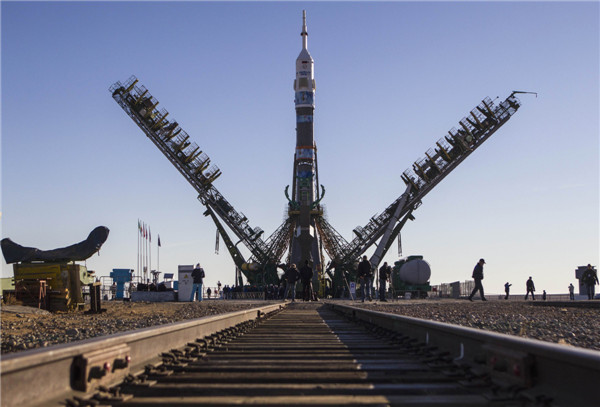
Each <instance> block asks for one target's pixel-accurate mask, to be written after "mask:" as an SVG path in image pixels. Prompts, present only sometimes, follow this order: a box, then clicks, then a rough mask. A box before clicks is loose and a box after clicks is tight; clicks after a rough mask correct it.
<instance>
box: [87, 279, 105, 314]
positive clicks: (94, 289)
mask: <svg viewBox="0 0 600 407" xmlns="http://www.w3.org/2000/svg"><path fill="white" fill-rule="evenodd" d="M88 287H89V289H90V310H89V311H86V312H85V313H86V314H99V313H101V312H106V308H102V293H101V289H102V283H100V282H97V283H92V284H88Z"/></svg>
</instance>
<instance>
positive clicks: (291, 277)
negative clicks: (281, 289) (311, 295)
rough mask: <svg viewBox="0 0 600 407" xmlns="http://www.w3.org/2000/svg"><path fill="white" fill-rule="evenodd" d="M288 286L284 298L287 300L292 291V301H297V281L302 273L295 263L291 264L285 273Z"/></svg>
mask: <svg viewBox="0 0 600 407" xmlns="http://www.w3.org/2000/svg"><path fill="white" fill-rule="evenodd" d="M284 277H285V281H286V287H285V295H284V296H283V300H284V301H285V300H287V298H288V295H289V293H290V291H291V292H292V302H295V301H296V281H298V279H299V278H300V273H299V272H298V269H297V268H296V265H295V264H294V263H292V264H290V266H289V267H288V268H287V270H286V271H285V274H284Z"/></svg>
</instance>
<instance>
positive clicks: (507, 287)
mask: <svg viewBox="0 0 600 407" xmlns="http://www.w3.org/2000/svg"><path fill="white" fill-rule="evenodd" d="M511 285H512V284H508V281H507V282H506V284H504V292H505V293H506V297H504V299H505V300H508V295H509V294H510V286H511Z"/></svg>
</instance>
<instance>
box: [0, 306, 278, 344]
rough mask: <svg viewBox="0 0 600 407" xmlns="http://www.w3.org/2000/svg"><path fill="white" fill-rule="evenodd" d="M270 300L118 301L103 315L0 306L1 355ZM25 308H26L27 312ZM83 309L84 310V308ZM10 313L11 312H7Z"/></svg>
mask: <svg viewBox="0 0 600 407" xmlns="http://www.w3.org/2000/svg"><path fill="white" fill-rule="evenodd" d="M271 302H273V301H213V300H205V301H202V302H194V303H189V302H188V303H186V302H162V303H158V302H156V303H148V302H122V301H107V302H103V303H102V308H105V309H106V312H103V313H101V314H84V313H83V312H81V311H80V312H64V313H50V312H47V311H41V312H40V310H37V309H35V308H30V307H10V306H3V307H2V313H1V314H2V315H1V317H2V328H1V334H2V348H1V353H2V354H6V353H12V352H19V351H24V350H28V349H35V348H41V347H46V346H50V345H55V344H59V343H68V342H75V341H80V340H83V339H89V338H95V337H99V336H106V335H110V334H114V333H118V332H125V331H132V330H135V329H141V328H147V327H151V326H156V325H162V324H168V323H171V322H177V321H184V320H190V319H196V318H201V317H206V316H210V315H217V314H223V313H227V312H234V311H241V310H245V309H250V308H256V307H261V306H264V305H266V304H269V303H271ZM27 308H30V309H29V310H27ZM86 308H87V307H86ZM7 310H11V311H12V312H11V311H7Z"/></svg>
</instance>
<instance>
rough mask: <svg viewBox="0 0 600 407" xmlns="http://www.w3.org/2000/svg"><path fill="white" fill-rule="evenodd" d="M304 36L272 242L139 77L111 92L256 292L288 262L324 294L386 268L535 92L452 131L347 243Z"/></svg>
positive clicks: (490, 105)
mask: <svg viewBox="0 0 600 407" xmlns="http://www.w3.org/2000/svg"><path fill="white" fill-rule="evenodd" d="M301 36H302V50H301V51H300V54H299V56H298V58H297V59H296V79H295V80H294V91H295V99H294V103H295V108H296V148H295V153H294V167H293V180H292V196H291V197H290V196H289V193H288V190H289V186H288V187H286V188H285V195H286V198H287V200H288V211H287V217H286V218H285V219H284V221H283V223H282V224H281V225H280V226H279V227H278V228H277V229H276V230H275V231H274V232H273V233H272V234H271V235H270V236H269V237H268V238H266V239H263V230H262V229H260V228H259V227H254V228H253V227H251V226H250V224H249V221H248V219H247V218H246V216H244V215H243V214H242V213H241V212H238V211H236V210H235V209H234V207H233V206H232V205H231V204H230V203H229V202H228V201H227V200H226V199H225V197H224V196H223V195H222V194H221V193H219V191H218V190H217V189H216V188H215V186H214V185H213V182H214V181H215V180H216V179H217V178H218V177H219V176H220V175H221V171H220V170H219V169H218V168H217V167H216V166H214V165H212V166H211V164H210V159H209V158H208V156H207V155H206V154H205V153H203V152H202V151H201V150H200V147H199V146H198V145H196V143H194V142H192V141H190V140H189V139H190V137H189V135H188V134H187V133H186V132H185V131H184V130H183V129H182V128H181V127H180V126H179V124H178V122H177V121H174V120H173V121H170V120H168V119H167V116H168V115H169V113H168V112H167V111H166V110H165V109H161V110H158V109H157V105H158V100H156V99H155V98H154V97H153V96H152V95H151V94H150V93H149V92H148V90H147V89H146V88H145V87H143V86H141V85H138V80H137V78H136V77H135V76H131V77H130V78H129V79H128V80H127V81H126V82H125V83H123V84H122V83H121V82H116V83H115V84H113V85H112V86H111V87H110V92H111V93H112V97H113V98H114V99H115V101H116V102H117V103H118V104H119V105H120V106H121V107H122V108H123V110H124V111H125V112H126V113H127V114H128V115H129V117H130V118H131V119H132V120H133V121H134V122H135V123H136V124H137V125H138V126H139V127H140V128H141V129H142V131H143V132H144V133H145V134H146V136H148V138H150V140H152V142H153V143H154V144H155V145H156V146H157V147H158V149H159V150H160V151H162V153H163V154H164V155H165V156H166V157H167V159H168V160H169V161H170V162H171V163H172V164H173V165H174V166H175V168H177V169H178V170H179V172H180V173H181V174H182V175H183V176H184V177H185V178H186V179H187V180H188V182H189V183H190V184H191V185H192V186H193V187H194V189H195V190H196V192H197V193H198V199H199V200H200V202H201V203H202V204H203V205H204V206H205V207H206V211H205V212H204V215H205V216H210V217H211V218H212V219H213V221H214V222H215V225H216V227H217V229H218V231H219V234H220V235H221V237H222V238H223V241H224V242H225V244H226V246H227V249H228V251H229V253H230V255H231V257H232V259H233V261H234V263H235V265H236V267H237V268H238V269H239V270H241V272H242V273H243V274H244V276H245V277H246V279H247V280H248V282H249V283H250V284H258V285H262V284H272V283H273V284H274V283H277V282H278V277H277V266H278V265H279V264H280V263H281V262H282V261H283V262H285V263H296V264H297V265H299V266H301V265H303V264H304V261H306V260H308V261H309V263H310V264H311V265H312V267H313V269H314V270H315V277H314V280H313V285H314V286H315V289H317V287H320V288H321V289H323V286H324V284H325V281H326V280H329V282H330V283H331V284H332V285H333V287H341V286H343V285H345V279H346V277H347V276H350V277H352V276H353V275H354V273H355V272H356V265H357V263H358V261H359V259H360V257H361V256H362V255H363V254H364V253H365V252H366V251H367V250H368V249H369V248H371V247H373V246H375V247H376V248H375V252H374V253H373V255H372V256H371V259H370V261H371V264H372V265H373V267H377V266H378V265H379V263H380V261H381V259H383V257H384V256H385V254H386V252H387V251H388V249H389V248H390V246H391V244H392V242H393V241H394V239H395V238H396V237H397V236H398V235H399V233H400V231H401V229H402V227H403V226H404V224H405V223H406V222H407V221H408V220H414V217H413V214H412V213H413V211H414V210H416V209H417V208H418V207H419V206H420V205H421V200H422V199H423V197H424V196H425V195H427V193H429V191H431V190H432V189H433V188H434V187H435V186H436V185H437V184H438V183H439V182H440V181H441V180H442V179H444V178H445V177H446V176H447V175H448V174H449V173H450V172H452V170H454V168H456V167H457V166H458V165H459V164H460V163H461V162H462V161H464V159H465V158H467V157H468V156H469V155H470V154H471V153H473V151H475V150H476V149H477V148H478V147H479V146H480V145H481V144H482V143H483V142H484V141H485V140H487V139H488V138H489V137H490V136H491V135H492V134H494V133H495V132H496V130H498V129H499V128H500V127H502V126H503V125H504V124H505V123H506V122H507V121H508V120H509V119H510V118H511V117H512V116H513V115H514V114H515V113H516V111H517V110H518V109H519V107H520V106H521V104H520V101H519V100H518V99H517V98H516V97H515V94H517V93H529V92H520V91H513V92H512V93H511V94H510V96H508V97H507V98H506V99H505V100H504V101H501V102H500V103H498V104H495V103H494V102H493V101H492V100H491V99H490V98H485V99H483V100H482V101H481V103H480V104H478V105H477V106H476V107H475V108H474V109H473V110H471V111H470V112H469V114H468V115H467V116H466V117H464V118H463V119H461V120H460V121H459V126H458V127H457V128H452V129H451V130H450V131H448V133H447V135H445V136H444V137H442V138H441V139H440V140H438V141H437V142H436V143H435V146H434V147H433V148H432V149H429V150H428V151H427V152H425V157H424V158H421V159H419V160H417V161H415V162H414V163H413V165H412V168H410V169H408V170H406V171H404V172H403V173H402V174H401V178H402V180H403V181H404V183H405V184H406V189H405V191H404V192H403V193H402V195H400V196H399V197H398V198H397V199H396V200H395V201H394V202H392V203H391V204H390V205H389V206H388V207H387V208H386V209H385V210H384V211H383V212H382V213H381V214H378V215H375V216H373V217H371V219H370V220H369V222H368V223H367V224H366V225H365V226H362V227H361V226H358V227H356V228H355V229H354V230H353V233H354V238H353V239H352V240H351V241H347V240H346V239H344V238H343V237H342V235H341V234H339V233H338V232H337V231H336V230H335V229H334V228H333V227H332V226H331V224H329V222H328V221H327V220H326V218H325V216H324V214H323V208H322V206H321V204H320V202H321V200H322V199H323V196H324V193H325V188H324V187H323V186H322V185H321V186H320V185H319V176H318V166H317V148H316V144H315V141H314V136H313V113H314V108H315V104H314V95H315V89H316V87H315V80H314V69H313V68H314V61H313V59H312V57H311V56H310V53H309V52H308V48H307V37H308V32H307V29H306V12H303V15H302V32H301ZM319 186H320V191H319ZM225 226H227V228H228V229H229V231H230V232H228V230H227V229H226V228H225ZM229 233H233V234H234V235H235V236H236V237H237V238H238V239H239V241H238V242H236V243H234V242H233V240H232V239H231V237H230V236H229ZM240 242H241V243H243V244H244V246H246V248H247V249H248V250H249V251H250V253H251V257H250V258H249V259H245V258H244V256H243V255H242V253H241V252H240V250H239V249H238V247H237V244H238V243H240ZM323 251H325V252H326V253H327V256H328V257H329V259H330V262H329V263H328V265H327V267H324V266H323V264H324V263H325V260H324V254H323ZM286 253H287V256H286V258H285V259H284V255H286ZM236 283H238V284H241V278H240V280H239V281H237V282H236Z"/></svg>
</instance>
